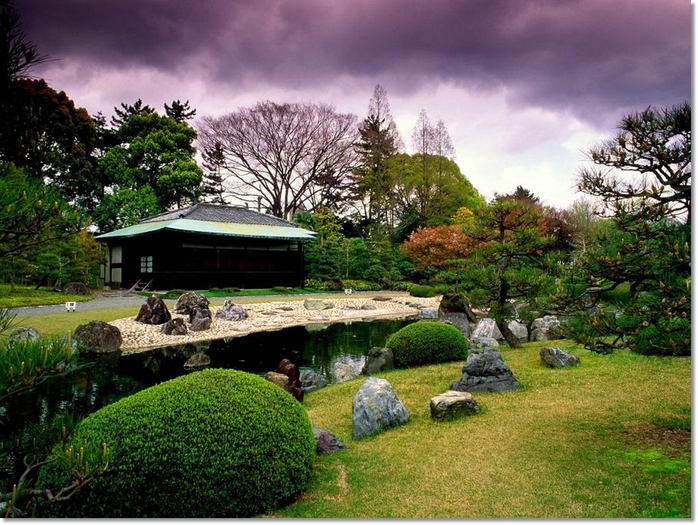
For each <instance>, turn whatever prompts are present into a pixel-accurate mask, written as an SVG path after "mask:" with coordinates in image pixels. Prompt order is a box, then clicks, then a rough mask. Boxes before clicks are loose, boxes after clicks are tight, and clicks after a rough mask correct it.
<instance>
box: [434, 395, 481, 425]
mask: <svg viewBox="0 0 698 525" xmlns="http://www.w3.org/2000/svg"><path fill="white" fill-rule="evenodd" d="M429 409H430V410H431V418H432V419H433V420H434V421H451V420H453V419H457V418H460V417H463V416H471V415H473V414H477V413H478V412H480V407H479V405H478V404H477V401H475V400H474V399H473V396H472V395H471V394H470V392H458V391H456V390H449V391H447V392H444V393H443V394H439V395H438V396H434V397H432V398H431V402H430V403H429Z"/></svg>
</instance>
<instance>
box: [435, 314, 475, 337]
mask: <svg viewBox="0 0 698 525" xmlns="http://www.w3.org/2000/svg"><path fill="white" fill-rule="evenodd" d="M439 321H442V322H444V323H448V324H450V325H453V326H455V327H456V328H458V330H459V331H460V333H462V334H463V337H465V338H466V339H468V338H469V337H470V321H469V320H468V314H466V313H465V312H446V313H442V314H441V316H440V317H439Z"/></svg>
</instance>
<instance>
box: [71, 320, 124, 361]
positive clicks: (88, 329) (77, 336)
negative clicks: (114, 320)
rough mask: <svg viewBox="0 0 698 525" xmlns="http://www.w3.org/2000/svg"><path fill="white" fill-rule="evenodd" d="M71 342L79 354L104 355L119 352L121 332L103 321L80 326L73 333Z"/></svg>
mask: <svg viewBox="0 0 698 525" xmlns="http://www.w3.org/2000/svg"><path fill="white" fill-rule="evenodd" d="M73 341H74V344H75V347H76V348H77V350H78V351H79V352H92V353H97V354H105V353H111V352H120V351H121V350H120V348H119V347H120V346H121V343H122V341H123V340H122V337H121V331H120V330H119V329H118V328H117V327H116V326H112V325H110V324H108V323H105V322H104V321H90V322H89V323H87V324H81V325H80V326H78V327H77V328H76V329H75V332H74V333H73Z"/></svg>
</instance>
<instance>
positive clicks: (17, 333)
mask: <svg viewBox="0 0 698 525" xmlns="http://www.w3.org/2000/svg"><path fill="white" fill-rule="evenodd" d="M40 337H41V336H40V335H39V331H38V330H37V329H36V328H14V329H13V330H12V331H11V332H10V338H9V341H10V342H12V343H14V342H24V341H36V340H37V339H39V338H40Z"/></svg>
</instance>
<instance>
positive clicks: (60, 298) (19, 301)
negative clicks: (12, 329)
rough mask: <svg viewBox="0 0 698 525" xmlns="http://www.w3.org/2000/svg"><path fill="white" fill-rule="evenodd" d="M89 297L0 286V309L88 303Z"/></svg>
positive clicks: (24, 287) (16, 286)
mask: <svg viewBox="0 0 698 525" xmlns="http://www.w3.org/2000/svg"><path fill="white" fill-rule="evenodd" d="M90 299H92V296H91V295H68V294H64V293H62V292H56V291H54V290H53V289H52V288H39V289H38V290H35V289H34V287H33V286H19V285H15V286H14V287H11V286H10V285H9V284H0V308H20V307H22V306H43V305H49V304H63V303H65V302H66V301H77V302H82V301H89V300H90Z"/></svg>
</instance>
